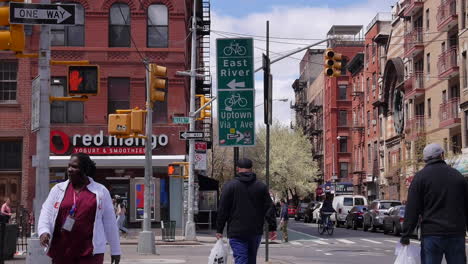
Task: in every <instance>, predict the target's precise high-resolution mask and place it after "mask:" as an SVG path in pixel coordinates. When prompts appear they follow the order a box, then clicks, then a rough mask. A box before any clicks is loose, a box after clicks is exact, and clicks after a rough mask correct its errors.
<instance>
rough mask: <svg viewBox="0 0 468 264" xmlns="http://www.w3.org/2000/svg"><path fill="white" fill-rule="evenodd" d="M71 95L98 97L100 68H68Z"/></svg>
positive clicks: (94, 66) (87, 66)
mask: <svg viewBox="0 0 468 264" xmlns="http://www.w3.org/2000/svg"><path fill="white" fill-rule="evenodd" d="M67 79H68V94H69V95H97V94H98V92H99V66H97V65H70V66H68V78H67Z"/></svg>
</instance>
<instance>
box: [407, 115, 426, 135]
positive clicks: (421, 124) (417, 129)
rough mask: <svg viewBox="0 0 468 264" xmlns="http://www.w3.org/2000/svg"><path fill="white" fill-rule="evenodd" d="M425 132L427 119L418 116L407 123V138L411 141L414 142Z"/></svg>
mask: <svg viewBox="0 0 468 264" xmlns="http://www.w3.org/2000/svg"><path fill="white" fill-rule="evenodd" d="M424 131H425V118H424V116H423V115H417V116H415V117H413V118H410V119H408V120H407V121H406V129H405V132H406V136H407V138H408V139H410V140H414V139H416V138H418V137H419V136H421V135H422V134H423V133H424Z"/></svg>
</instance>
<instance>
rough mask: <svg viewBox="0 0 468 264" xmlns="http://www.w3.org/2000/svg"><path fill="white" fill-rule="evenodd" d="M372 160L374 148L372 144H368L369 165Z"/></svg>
mask: <svg viewBox="0 0 468 264" xmlns="http://www.w3.org/2000/svg"><path fill="white" fill-rule="evenodd" d="M371 160H372V148H371V144H367V163H370V162H371Z"/></svg>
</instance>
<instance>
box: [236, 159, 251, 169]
mask: <svg viewBox="0 0 468 264" xmlns="http://www.w3.org/2000/svg"><path fill="white" fill-rule="evenodd" d="M237 167H238V168H241V169H251V168H252V161H251V160H249V159H240V160H239V161H237Z"/></svg>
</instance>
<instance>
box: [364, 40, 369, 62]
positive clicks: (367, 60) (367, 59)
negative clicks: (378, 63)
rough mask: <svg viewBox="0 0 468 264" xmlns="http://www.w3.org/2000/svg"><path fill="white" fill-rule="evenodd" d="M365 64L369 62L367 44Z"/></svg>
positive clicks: (367, 47)
mask: <svg viewBox="0 0 468 264" xmlns="http://www.w3.org/2000/svg"><path fill="white" fill-rule="evenodd" d="M365 56H366V64H367V63H368V62H369V44H367V45H366V55H365Z"/></svg>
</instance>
